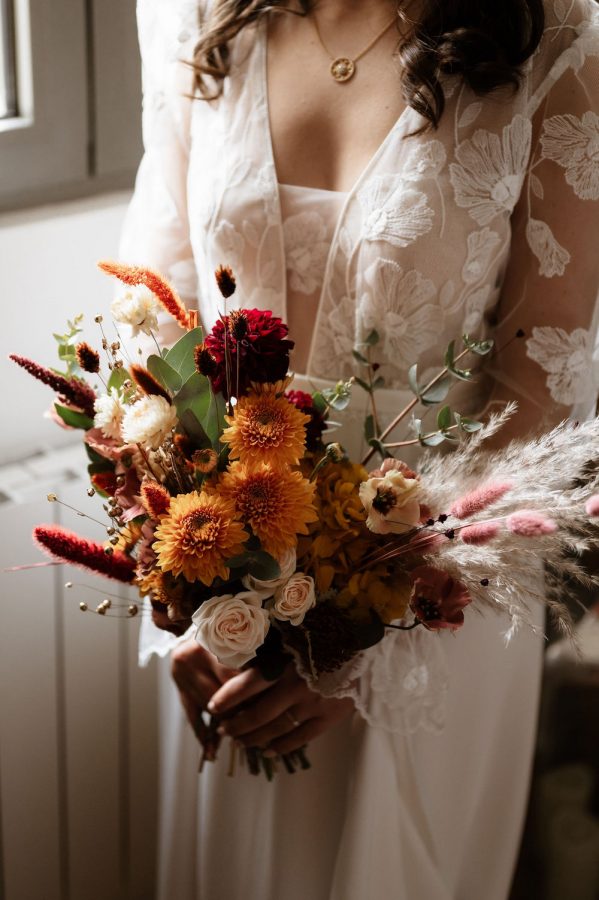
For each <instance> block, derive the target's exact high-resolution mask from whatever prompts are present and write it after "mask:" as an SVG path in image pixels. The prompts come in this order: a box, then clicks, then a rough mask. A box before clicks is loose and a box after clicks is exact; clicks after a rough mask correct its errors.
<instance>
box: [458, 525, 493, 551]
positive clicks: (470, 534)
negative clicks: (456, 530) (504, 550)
mask: <svg viewBox="0 0 599 900" xmlns="http://www.w3.org/2000/svg"><path fill="white" fill-rule="evenodd" d="M499 531H500V528H499V524H498V523H497V522H475V523H474V524H473V525H466V527H465V528H462V529H461V530H460V537H461V539H462V540H463V541H464V543H465V544H472V545H473V546H475V547H480V546H481V545H482V544H488V543H489V541H492V540H493V538H494V537H497V535H498V534H499Z"/></svg>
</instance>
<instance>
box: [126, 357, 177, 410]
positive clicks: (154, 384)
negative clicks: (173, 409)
mask: <svg viewBox="0 0 599 900" xmlns="http://www.w3.org/2000/svg"><path fill="white" fill-rule="evenodd" d="M129 372H130V373H131V377H132V379H133V381H134V382H135V384H136V385H137V386H138V388H141V390H142V391H143V392H144V394H150V395H152V394H153V395H154V396H156V397H164V399H165V400H167V401H168V402H169V403H170V402H171V400H172V398H171V395H170V394H169V392H168V391H167V389H166V388H164V387H162V385H161V384H160V382H159V381H156V379H155V378H154V376H153V375H152V373H151V372H148V370H147V369H144V367H143V366H138V365H137V364H136V363H133V365H132V366H129Z"/></svg>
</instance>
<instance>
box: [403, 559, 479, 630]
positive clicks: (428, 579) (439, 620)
mask: <svg viewBox="0 0 599 900" xmlns="http://www.w3.org/2000/svg"><path fill="white" fill-rule="evenodd" d="M410 578H411V579H412V584H413V585H414V587H413V590H412V597H411V600H410V607H411V609H412V612H413V613H414V616H415V617H416V619H418V621H419V622H421V623H422V624H423V625H424V627H425V628H428V629H429V631H439V630H440V629H441V628H450V629H452V630H453V631H455V630H456V629H457V628H460V627H461V626H462V625H463V624H464V613H463V612H462V610H463V609H464V607H465V606H468V604H469V603H470V602H471V599H472V598H471V597H470V594H469V593H468V590H467V589H466V587H465V585H463V584H462V583H461V582H460V581H456V579H455V578H452V576H451V575H449V574H448V573H447V572H443V571H442V570H441V569H435V568H433V566H418V567H417V568H416V569H414V570H413V571H412V572H411V573H410Z"/></svg>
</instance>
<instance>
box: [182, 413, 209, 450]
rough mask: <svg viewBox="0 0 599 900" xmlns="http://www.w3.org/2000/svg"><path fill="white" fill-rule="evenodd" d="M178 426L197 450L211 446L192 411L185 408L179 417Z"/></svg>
mask: <svg viewBox="0 0 599 900" xmlns="http://www.w3.org/2000/svg"><path fill="white" fill-rule="evenodd" d="M179 424H180V425H181V427H182V428H183V430H184V431H185V434H186V435H187V436H188V438H189V439H190V440H191V441H192V442H193V443H194V444H195V445H196V447H198V449H199V448H203V447H210V446H211V441H210V438H209V437H208V435H207V434H206V432H205V431H204V429H203V427H202V424H201V422H200V420H199V419H198V417H197V416H196V414H195V413H194V411H193V409H191V408H190V407H187V409H184V410H183V412H182V413H181V415H180V416H179Z"/></svg>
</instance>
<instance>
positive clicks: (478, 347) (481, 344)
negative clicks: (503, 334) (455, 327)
mask: <svg viewBox="0 0 599 900" xmlns="http://www.w3.org/2000/svg"><path fill="white" fill-rule="evenodd" d="M462 340H463V341H464V346H465V347H467V349H468V350H470V351H471V352H472V353H476V355H477V356H486V355H487V353H490V352H491V350H492V349H493V347H494V345H495V342H494V341H477V340H475V339H474V338H471V337H470V335H468V334H464V335H462Z"/></svg>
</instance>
